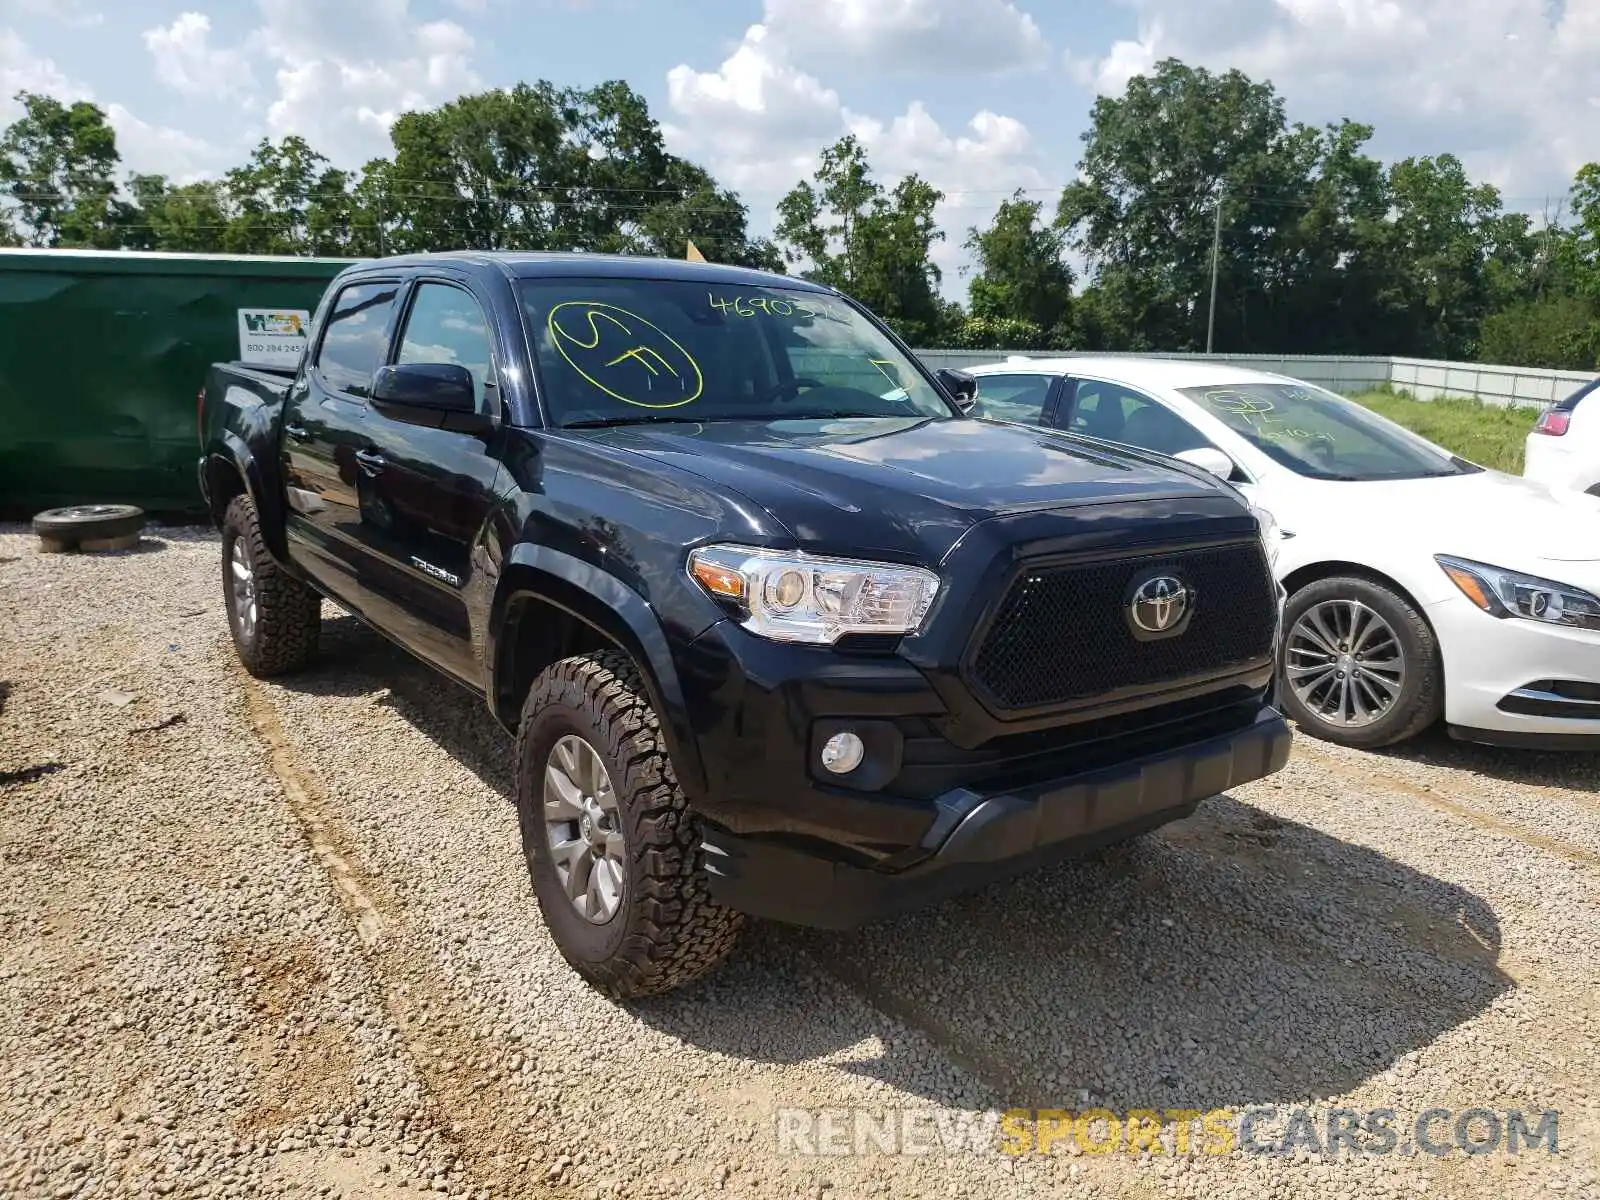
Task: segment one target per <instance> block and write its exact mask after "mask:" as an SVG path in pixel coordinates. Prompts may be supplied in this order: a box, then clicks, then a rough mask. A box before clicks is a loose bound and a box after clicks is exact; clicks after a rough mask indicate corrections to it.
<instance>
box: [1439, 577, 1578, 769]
mask: <svg viewBox="0 0 1600 1200" xmlns="http://www.w3.org/2000/svg"><path fill="white" fill-rule="evenodd" d="M1426 611H1427V617H1428V620H1429V621H1430V622H1431V623H1432V624H1433V627H1434V630H1435V632H1436V633H1437V635H1438V640H1439V650H1440V655H1441V658H1442V660H1443V666H1444V681H1445V712H1444V717H1445V722H1446V723H1447V724H1448V725H1449V727H1450V729H1451V732H1452V733H1454V734H1455V735H1456V736H1457V737H1460V738H1462V739H1464V740H1468V741H1480V742H1488V743H1494V744H1499V745H1507V746H1526V747H1539V746H1545V747H1549V748H1551V749H1559V748H1567V749H1589V750H1600V704H1595V703H1591V702H1589V700H1588V699H1587V697H1588V696H1589V695H1590V694H1591V692H1590V689H1591V688H1593V687H1595V686H1597V685H1600V632H1595V631H1593V630H1585V629H1571V628H1563V627H1561V626H1554V625H1542V624H1538V623H1536V622H1533V621H1523V620H1516V619H1507V620H1499V619H1496V618H1495V617H1491V616H1489V615H1488V614H1487V613H1484V612H1482V611H1480V610H1479V609H1478V608H1476V607H1475V606H1474V605H1472V604H1471V603H1470V602H1468V601H1467V599H1466V598H1465V597H1451V598H1449V599H1447V600H1444V601H1441V602H1439V603H1437V604H1433V605H1429V606H1428V608H1427V610H1426ZM1552 684H1554V685H1555V686H1554V687H1553V688H1552V686H1551V685H1552ZM1563 693H1566V694H1565V695H1563Z"/></svg>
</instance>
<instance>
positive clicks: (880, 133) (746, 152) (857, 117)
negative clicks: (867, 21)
mask: <svg viewBox="0 0 1600 1200" xmlns="http://www.w3.org/2000/svg"><path fill="white" fill-rule="evenodd" d="M785 2H786V0H769V4H768V10H769V12H771V11H772V10H774V9H778V8H781V7H782V6H783V4H784V3H785ZM930 7H932V8H940V9H947V8H951V7H952V6H950V5H932V6H930V5H926V4H923V3H921V2H920V0H893V2H892V3H891V2H887V0H886V2H885V3H883V4H882V5H881V9H880V11H879V12H878V16H877V17H876V18H874V20H876V21H877V24H876V25H873V26H872V29H874V30H876V29H878V28H879V27H880V26H883V25H885V24H887V23H890V22H891V21H892V20H893V19H904V18H905V17H906V15H907V13H911V14H912V15H915V14H916V13H918V12H919V11H921V10H923V9H926V8H930ZM969 7H971V6H970V5H969ZM977 7H978V8H980V9H981V8H982V7H983V4H979V5H978V6H977ZM1003 7H1006V8H1010V6H1009V5H1005V6H1003ZM865 8H866V6H865V5H855V4H848V3H838V4H831V5H829V6H825V7H824V8H823V9H822V10H821V11H822V13H824V14H827V13H831V14H833V15H834V16H838V15H839V14H840V13H841V12H843V11H844V10H850V11H851V12H855V11H856V10H858V9H859V10H860V11H861V12H865ZM858 15H859V14H858ZM819 19H820V17H819ZM808 36H814V33H813V34H812V35H808ZM841 36H843V35H841ZM861 36H862V37H863V38H864V37H865V36H866V35H865V34H862V35H861ZM863 44H864V43H863ZM1041 44H1042V43H1041ZM667 95H668V102H669V104H670V106H671V109H672V112H673V114H674V117H675V118H676V119H674V120H672V121H670V122H667V123H665V124H664V125H663V131H664V133H665V134H666V137H667V142H668V145H669V146H670V147H671V148H672V149H673V150H674V151H675V152H677V153H680V154H685V155H688V156H690V157H693V158H695V159H696V160H698V161H701V162H703V163H704V164H705V165H706V166H707V167H708V168H709V169H710V170H711V171H712V172H713V173H714V174H715V175H716V176H717V177H718V178H719V179H720V180H722V181H723V182H724V183H725V184H727V185H728V186H730V187H733V188H735V189H736V190H738V191H739V192H740V193H741V194H742V196H743V198H744V200H745V201H746V203H748V204H749V205H750V206H751V209H752V216H753V217H754V218H755V222H756V224H758V225H759V224H761V223H762V222H763V221H764V220H765V218H766V217H767V215H768V213H769V212H770V210H771V208H772V206H774V205H775V204H776V203H777V201H778V199H779V198H780V197H781V196H782V195H783V194H784V193H785V192H787V191H788V190H789V189H790V188H791V187H793V186H794V185H795V184H796V183H797V182H799V181H800V180H801V179H804V178H808V177H809V176H810V175H811V174H812V173H813V172H814V171H815V169H816V165H817V156H818V153H819V152H820V151H821V150H822V149H823V147H825V146H827V145H830V144H832V143H833V142H835V141H837V140H838V139H839V138H841V137H843V136H844V135H845V134H847V133H853V134H854V135H855V136H856V137H857V138H858V139H859V140H860V142H861V143H862V146H863V148H864V149H865V150H866V152H867V157H868V160H869V161H870V163H871V165H872V169H873V173H874V175H875V176H876V177H877V179H878V180H879V182H880V183H882V184H883V185H884V186H885V187H886V188H888V187H893V186H894V184H895V183H897V182H898V181H899V180H900V179H901V178H903V177H904V176H906V175H908V174H911V173H913V172H914V173H916V174H918V175H920V176H922V178H924V179H926V180H927V181H928V182H929V183H931V184H933V186H934V187H935V188H937V189H939V190H940V191H942V192H944V193H945V199H944V200H943V201H942V202H941V203H940V204H939V206H938V208H937V210H936V212H935V217H936V219H937V220H938V222H939V225H940V227H941V228H942V229H943V230H944V232H945V238H946V240H945V241H944V242H942V243H939V244H938V245H936V246H935V248H934V261H935V262H936V263H937V264H938V265H939V267H940V269H941V271H943V272H944V276H945V290H946V291H947V292H948V293H950V294H952V295H957V294H960V292H961V291H962V290H963V288H964V284H962V282H961V281H960V266H961V264H962V263H963V262H964V261H965V259H966V252H965V251H964V250H963V249H962V246H961V243H962V242H964V241H965V240H966V231H967V228H968V227H969V226H971V225H982V224H984V223H986V222H987V221H988V220H989V218H990V216H991V215H992V214H993V212H994V210H995V208H996V207H997V206H998V205H999V203H1000V201H1001V200H1002V199H1004V198H1005V197H1006V196H1007V195H1009V194H1010V193H1011V192H1012V191H1013V190H1014V189H1016V188H1019V187H1021V188H1028V189H1034V190H1037V191H1039V192H1040V193H1051V192H1052V191H1053V186H1052V181H1051V180H1050V179H1049V178H1048V177H1047V175H1046V172H1045V171H1044V169H1043V166H1042V162H1041V156H1040V154H1039V151H1038V148H1037V147H1036V145H1035V144H1034V141H1033V137H1032V135H1031V134H1030V133H1029V131H1028V129H1027V127H1026V126H1025V125H1023V123H1022V122H1020V121H1018V120H1016V119H1015V118H1013V117H1009V116H1004V115H1001V114H999V113H995V112H992V111H989V110H987V109H985V110H983V111H980V112H978V113H977V114H976V115H974V116H973V117H972V118H971V119H970V120H969V121H968V122H967V125H966V127H965V129H963V130H961V131H959V132H954V133H952V132H950V131H947V130H946V129H945V128H944V127H943V126H942V125H941V124H940V123H939V121H938V120H937V119H935V117H934V116H933V114H932V113H931V112H929V110H928V108H927V106H926V105H925V104H923V103H922V102H921V101H917V100H914V101H912V102H911V103H910V104H909V106H908V107H907V108H906V110H905V111H904V112H903V113H901V114H900V115H898V116H895V117H891V118H887V119H885V118H881V117H878V116H874V115H872V114H868V113H862V112H856V111H854V110H852V109H851V108H849V107H848V106H847V105H846V104H845V103H844V101H843V100H842V99H841V98H840V96H839V93H838V92H836V91H835V90H834V89H832V88H830V87H828V86H826V85H824V84H823V83H822V81H821V80H819V79H818V78H817V77H816V76H814V75H812V74H809V73H808V72H807V71H805V70H804V69H802V68H801V67H800V66H799V65H798V64H797V63H796V62H795V60H794V58H793V57H792V56H791V53H790V45H789V43H788V41H787V40H786V38H784V37H782V36H780V35H779V34H778V32H777V31H776V30H775V29H774V28H771V27H769V26H767V25H752V26H750V28H749V29H747V30H746V31H745V35H744V37H743V39H742V40H741V41H740V42H739V44H738V45H737V46H736V47H735V48H734V50H733V52H732V53H731V54H729V56H728V57H727V58H726V59H724V60H723V62H722V64H721V65H720V66H719V67H718V68H717V69H716V70H715V71H697V70H695V69H693V68H692V67H689V66H685V65H680V66H677V67H674V68H673V69H672V70H671V71H670V72H668V74H667ZM975 180H976V181H979V182H977V183H974V182H973V181H975Z"/></svg>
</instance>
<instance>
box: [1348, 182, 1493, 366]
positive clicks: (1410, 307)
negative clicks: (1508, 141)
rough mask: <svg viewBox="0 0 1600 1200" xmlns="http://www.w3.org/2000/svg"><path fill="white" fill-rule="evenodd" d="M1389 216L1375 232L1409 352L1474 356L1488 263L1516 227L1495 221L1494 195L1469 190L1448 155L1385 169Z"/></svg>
mask: <svg viewBox="0 0 1600 1200" xmlns="http://www.w3.org/2000/svg"><path fill="white" fill-rule="evenodd" d="M1388 190H1389V196H1388V199H1389V206H1390V211H1391V212H1392V214H1393V216H1392V218H1391V220H1390V221H1389V222H1388V224H1387V227H1386V228H1385V229H1384V230H1383V231H1382V233H1380V234H1379V235H1378V237H1379V240H1380V245H1381V248H1382V251H1383V252H1384V254H1385V255H1386V257H1387V259H1388V261H1389V262H1391V263H1392V264H1394V265H1395V267H1396V268H1398V284H1397V291H1398V293H1399V296H1400V300H1401V302H1400V303H1399V304H1397V305H1394V306H1393V311H1392V312H1391V317H1392V318H1393V319H1394V320H1397V321H1399V322H1401V324H1400V326H1399V327H1398V328H1397V329H1396V330H1395V332H1396V335H1397V336H1398V337H1399V338H1400V339H1401V340H1402V341H1403V342H1404V343H1405V344H1406V345H1407V346H1408V347H1409V349H1408V350H1407V353H1411V354H1416V355H1420V356H1422V357H1425V358H1468V357H1476V351H1477V333H1478V326H1479V324H1480V323H1481V322H1482V320H1483V318H1484V316H1485V315H1486V312H1487V310H1488V302H1489V283H1488V265H1487V264H1488V262H1489V260H1490V259H1491V258H1492V257H1493V256H1494V255H1495V253H1496V251H1497V249H1499V248H1500V245H1499V244H1500V242H1501V241H1502V240H1503V239H1505V238H1506V237H1507V235H1511V236H1513V237H1514V236H1515V234H1516V232H1517V230H1516V226H1515V224H1514V223H1513V224H1510V225H1508V224H1507V223H1505V222H1503V221H1502V220H1500V217H1501V213H1500V194H1499V192H1498V191H1497V190H1496V189H1495V188H1493V187H1491V186H1490V185H1488V184H1480V185H1474V184H1473V183H1472V181H1471V180H1470V179H1468V178H1467V173H1466V170H1465V169H1464V168H1463V167H1462V165H1461V162H1460V160H1459V159H1457V158H1456V157H1455V156H1454V155H1451V154H1441V155H1439V156H1438V157H1436V158H1408V159H1405V160H1404V161H1402V162H1398V163H1396V164H1395V165H1394V166H1393V167H1391V168H1390V169H1389V189H1388Z"/></svg>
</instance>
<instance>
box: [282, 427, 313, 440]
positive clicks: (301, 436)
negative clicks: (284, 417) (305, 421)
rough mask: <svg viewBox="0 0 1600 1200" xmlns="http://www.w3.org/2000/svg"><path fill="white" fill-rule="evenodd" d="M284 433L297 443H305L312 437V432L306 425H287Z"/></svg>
mask: <svg viewBox="0 0 1600 1200" xmlns="http://www.w3.org/2000/svg"><path fill="white" fill-rule="evenodd" d="M283 431H284V432H285V433H287V434H288V435H289V436H290V437H292V438H293V439H294V440H295V441H297V442H303V441H305V440H306V439H307V438H309V437H310V436H311V431H310V430H309V429H307V428H306V427H305V426H304V425H285V426H284V427H283Z"/></svg>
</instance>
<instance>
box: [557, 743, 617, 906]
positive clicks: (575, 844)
mask: <svg viewBox="0 0 1600 1200" xmlns="http://www.w3.org/2000/svg"><path fill="white" fill-rule="evenodd" d="M544 826H545V837H546V839H547V840H548V842H549V844H550V859H551V861H552V862H553V863H554V864H555V868H556V876H557V877H558V878H559V879H560V881H561V886H562V890H563V891H565V892H566V895H567V899H568V900H569V901H571V902H572V907H573V908H575V909H577V910H578V914H579V915H580V916H582V917H584V918H585V919H587V920H589V921H592V922H593V923H594V924H596V925H604V924H605V923H606V922H607V921H609V920H610V919H611V918H612V917H613V916H615V915H616V912H617V909H619V908H620V907H622V898H623V892H624V879H625V878H626V872H627V859H626V857H625V847H624V843H623V839H622V816H621V813H620V811H619V810H618V808H617V793H616V789H615V788H614V787H612V784H611V773H610V772H609V771H607V770H606V764H605V762H604V760H602V759H601V757H600V752H599V751H597V750H596V749H595V748H594V747H593V746H591V745H590V744H589V743H588V742H586V741H585V740H584V739H583V738H581V737H579V736H578V735H577V734H575V733H569V734H566V735H565V736H564V737H562V738H560V739H559V740H558V741H557V742H556V744H555V745H554V746H552V747H550V757H549V760H548V761H547V762H546V763H545V769H544Z"/></svg>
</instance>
